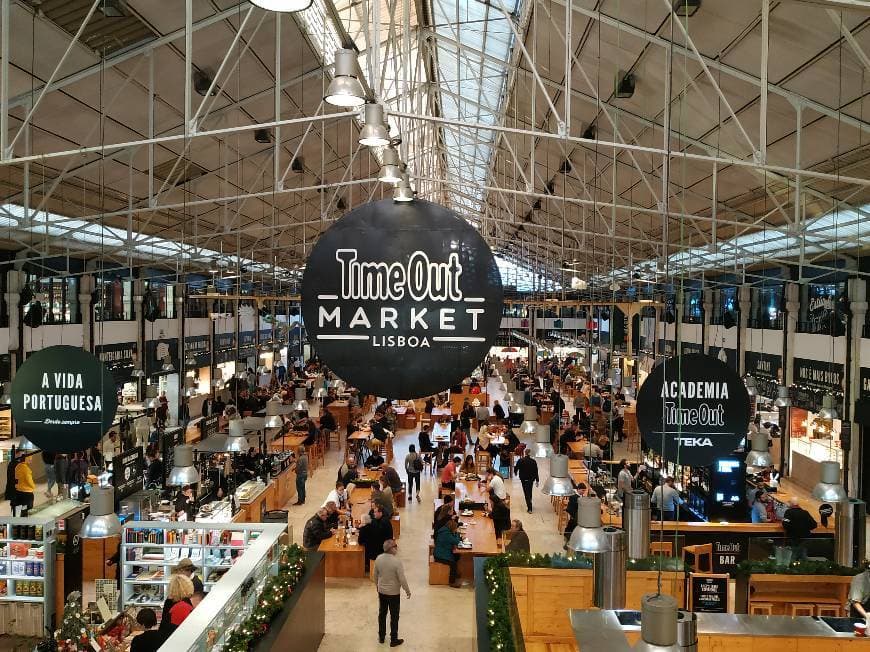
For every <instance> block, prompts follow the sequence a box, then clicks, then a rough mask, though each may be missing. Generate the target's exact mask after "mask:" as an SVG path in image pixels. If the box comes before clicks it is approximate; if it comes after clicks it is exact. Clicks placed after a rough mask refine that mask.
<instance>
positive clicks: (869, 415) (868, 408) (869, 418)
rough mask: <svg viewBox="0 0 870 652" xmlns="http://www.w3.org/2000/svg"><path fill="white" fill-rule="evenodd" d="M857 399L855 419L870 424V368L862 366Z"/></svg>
mask: <svg viewBox="0 0 870 652" xmlns="http://www.w3.org/2000/svg"><path fill="white" fill-rule="evenodd" d="M858 380H859V382H858V391H857V392H856V394H857V396H856V399H857V400H856V401H855V421H857V422H858V423H860V424H863V425H865V426H866V425H870V368H868V367H861V370H860V376H859V379H858Z"/></svg>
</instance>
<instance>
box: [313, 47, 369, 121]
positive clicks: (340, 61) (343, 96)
mask: <svg viewBox="0 0 870 652" xmlns="http://www.w3.org/2000/svg"><path fill="white" fill-rule="evenodd" d="M356 69H357V62H356V53H355V52H354V51H353V50H350V49H348V48H340V49H338V50H336V51H335V76H334V77H333V78H332V81H331V82H329V87H328V88H327V89H326V95H325V96H324V97H323V99H324V100H325V101H326V103H327V104H331V105H332V106H340V107H345V108H356V107H359V106H362V105H363V104H365V101H366V94H365V91H364V90H363V87H362V84H361V83H360V80H359V78H358V77H357V74H356Z"/></svg>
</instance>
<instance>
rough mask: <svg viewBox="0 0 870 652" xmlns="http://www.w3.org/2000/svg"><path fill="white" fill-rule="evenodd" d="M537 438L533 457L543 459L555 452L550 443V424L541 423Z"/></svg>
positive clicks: (533, 445)
mask: <svg viewBox="0 0 870 652" xmlns="http://www.w3.org/2000/svg"><path fill="white" fill-rule="evenodd" d="M535 439H536V441H535V443H534V444H532V457H534V458H537V459H542V458H545V457H550V456H552V455H553V454H554V451H553V445H552V444H551V443H550V426H540V425H539V426H538V428H537V431H536V434H535Z"/></svg>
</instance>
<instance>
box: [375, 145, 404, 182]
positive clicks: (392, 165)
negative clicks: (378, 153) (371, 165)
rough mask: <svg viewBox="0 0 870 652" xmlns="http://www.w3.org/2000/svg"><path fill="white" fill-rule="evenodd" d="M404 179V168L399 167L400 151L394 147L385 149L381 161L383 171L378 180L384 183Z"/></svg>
mask: <svg viewBox="0 0 870 652" xmlns="http://www.w3.org/2000/svg"><path fill="white" fill-rule="evenodd" d="M401 180H402V170H401V169H400V168H399V153H398V152H397V151H396V150H395V149H393V148H392V147H387V148H386V149H384V151H383V154H382V161H381V173H380V174H379V175H378V181H382V182H384V183H399V182H400V181H401Z"/></svg>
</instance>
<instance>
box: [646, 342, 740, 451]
mask: <svg viewBox="0 0 870 652" xmlns="http://www.w3.org/2000/svg"><path fill="white" fill-rule="evenodd" d="M637 425H638V428H640V432H641V434H642V435H643V439H644V442H645V443H646V445H647V446H648V447H649V448H651V449H653V450H655V451H658V452H659V453H660V454H661V455H662V457H663V458H664V459H665V460H667V461H669V462H674V463H680V464H688V465H689V466H708V465H710V464H712V463H713V460H714V459H716V458H717V457H722V456H723V455H729V454H730V453H731V452H732V451H734V449H736V448H737V447H738V446H739V445H740V441H741V440H742V439H743V438H744V437H745V436H746V431H747V428H748V426H749V394H748V393H747V391H746V385H744V384H743V381H742V380H741V379H740V376H738V375H737V373H736V372H735V371H734V370H733V369H732V368H731V367H729V366H728V365H727V364H725V363H724V362H722V361H721V360H719V359H718V358H714V357H712V356H709V355H702V354H691V355H683V356H678V357H676V358H670V359H668V360H665V361H664V362H663V363H661V364H660V365H658V366H657V367H655V368H654V369H653V370H652V372H651V373H650V375H649V376H647V378H646V380H645V381H644V383H643V385H641V388H640V392H638V395H637Z"/></svg>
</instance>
